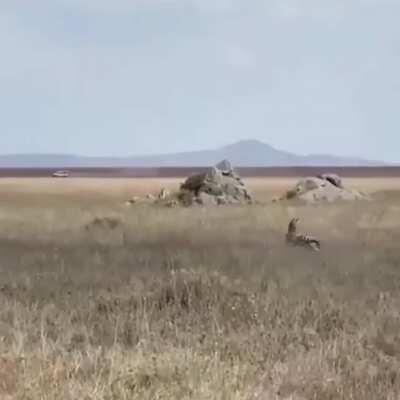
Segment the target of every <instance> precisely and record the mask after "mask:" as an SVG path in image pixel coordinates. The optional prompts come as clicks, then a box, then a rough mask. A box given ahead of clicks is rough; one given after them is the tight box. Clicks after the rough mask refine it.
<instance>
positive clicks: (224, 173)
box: [125, 160, 253, 207]
mask: <svg viewBox="0 0 400 400" xmlns="http://www.w3.org/2000/svg"><path fill="white" fill-rule="evenodd" d="M146 202H151V203H153V204H159V205H162V206H165V207H177V206H186V207H190V206H196V205H198V206H217V205H229V204H239V205H240V204H250V203H252V202H253V199H252V196H251V195H250V193H249V191H248V190H247V188H246V186H245V184H244V182H243V181H242V179H241V178H240V176H239V175H238V174H237V173H236V171H235V170H234V169H233V167H232V165H231V163H230V162H229V161H227V160H224V161H221V162H220V163H218V164H217V165H215V166H214V167H211V168H209V169H208V170H206V171H205V172H203V173H201V174H196V175H193V176H190V177H189V178H187V179H186V181H185V182H183V183H182V184H181V186H180V189H179V190H178V192H176V193H171V192H169V191H168V190H167V189H162V190H161V192H160V193H159V194H158V196H157V197H155V196H152V195H147V196H146V198H145V199H141V198H139V197H133V198H132V199H130V200H128V201H127V202H126V203H125V204H126V205H127V206H130V205H133V204H138V203H146Z"/></svg>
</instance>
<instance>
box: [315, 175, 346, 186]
mask: <svg viewBox="0 0 400 400" xmlns="http://www.w3.org/2000/svg"><path fill="white" fill-rule="evenodd" d="M317 178H320V179H323V180H326V181H328V182H330V183H331V184H332V185H334V186H336V187H338V188H341V189H343V183H342V179H341V178H340V176H339V175H337V174H332V173H327V174H321V175H318V176H317Z"/></svg>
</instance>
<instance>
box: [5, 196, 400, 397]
mask: <svg viewBox="0 0 400 400" xmlns="http://www.w3.org/2000/svg"><path fill="white" fill-rule="evenodd" d="M15 196H17V197H16V200H15V201H4V200H3V202H2V203H1V206H0V222H1V226H2V230H1V232H0V271H1V287H0V354H1V357H0V398H1V399H31V400H38V399H66V400H68V399H71V400H72V399H74V400H75V399H87V400H88V399H108V400H119V399H141V400H142V399H199V400H200V399H229V400H231V399H248V400H261V399H262V400H269V399H298V400H299V399H321V400H326V399H355V400H365V399H378V400H379V399H385V400H387V399H398V398H399V396H400V376H399V374H400V372H399V371H400V334H399V332H400V329H399V328H400V311H399V310H400V290H399V289H400V280H399V278H400V270H399V268H400V265H399V264H400V262H399V261H400V249H399V247H398V241H399V239H400V231H399V224H400V220H399V214H398V211H399V210H398V206H397V204H398V199H399V196H398V194H395V193H392V194H390V195H388V194H385V196H384V198H382V197H380V198H379V201H376V202H374V203H366V204H361V203H357V204H349V205H332V206H321V207H316V208H307V207H300V206H296V207H288V206H280V205H276V204H275V205H257V206H252V207H228V208H224V209H202V208H196V209H192V210H189V209H161V208H157V207H150V206H145V205H143V206H142V205H139V206H134V207H130V208H128V207H125V206H124V205H123V204H122V202H121V204H120V203H116V202H115V203H112V202H111V201H109V199H107V201H100V200H99V201H98V202H97V203H93V202H92V203H89V202H88V203H85V202H84V201H80V200H79V201H78V200H77V201H75V202H73V201H71V199H70V198H65V199H63V198H62V197H59V196H58V197H52V196H47V197H46V196H42V197H40V202H39V201H37V202H36V203H34V204H32V202H31V203H30V202H29V201H28V199H27V198H24V199H21V198H20V197H18V195H15ZM37 196H38V197H37V199H39V194H38V195H37ZM293 215H298V216H300V217H301V218H302V223H301V227H302V228H303V229H304V231H305V232H307V233H313V234H315V235H317V236H319V237H320V239H321V241H322V243H323V250H322V252H321V253H319V254H312V253H308V252H307V251H303V250H301V249H287V248H286V247H285V245H284V243H283V238H284V233H285V229H286V226H287V222H288V219H289V218H290V217H291V216H293ZM104 217H107V218H110V219H112V220H113V221H114V224H111V225H112V226H111V227H106V226H102V225H101V224H100V225H98V224H93V221H94V220H95V218H104ZM85 227H87V229H85Z"/></svg>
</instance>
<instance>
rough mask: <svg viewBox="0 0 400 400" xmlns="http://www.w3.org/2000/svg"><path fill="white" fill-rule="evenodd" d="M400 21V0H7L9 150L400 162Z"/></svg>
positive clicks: (4, 139)
mask: <svg viewBox="0 0 400 400" xmlns="http://www.w3.org/2000/svg"><path fill="white" fill-rule="evenodd" d="M399 21H400V0H114V1H111V0H35V1H28V0H2V1H1V2H0V52H1V54H0V56H1V62H0V88H1V90H0V110H1V114H0V153H22V152H46V153H47V152H57V153H78V154H83V155H129V154H139V153H159V152H174V151H182V150H195V149H204V148H214V147H218V146H221V145H224V144H228V143H230V142H234V141H236V140H240V139H247V138H253V139H259V140H263V141H265V142H268V143H269V144H271V145H273V146H275V147H278V148H281V149H284V150H288V151H293V152H298V153H316V152H322V153H328V152H331V153H335V154H337V155H355V156H363V157H369V158H374V159H383V160H387V161H397V162H398V161H400V156H399V148H400V24H399Z"/></svg>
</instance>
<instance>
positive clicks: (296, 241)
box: [286, 218, 321, 251]
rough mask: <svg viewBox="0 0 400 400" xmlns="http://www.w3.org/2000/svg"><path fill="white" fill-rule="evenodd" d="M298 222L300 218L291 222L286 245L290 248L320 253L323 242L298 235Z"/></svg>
mask: <svg viewBox="0 0 400 400" xmlns="http://www.w3.org/2000/svg"><path fill="white" fill-rule="evenodd" d="M298 222H299V218H293V219H292V220H291V221H290V222H289V226H288V232H287V234H286V243H287V244H288V245H289V246H296V247H304V248H307V249H309V250H312V251H320V250H321V242H320V241H319V240H318V239H317V238H315V237H313V236H309V235H303V234H300V233H297V224H298Z"/></svg>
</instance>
